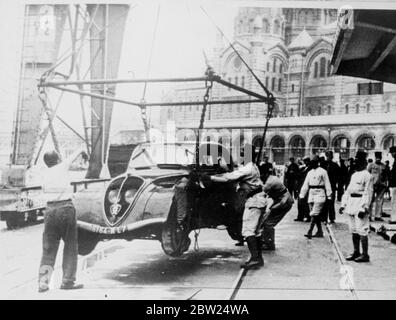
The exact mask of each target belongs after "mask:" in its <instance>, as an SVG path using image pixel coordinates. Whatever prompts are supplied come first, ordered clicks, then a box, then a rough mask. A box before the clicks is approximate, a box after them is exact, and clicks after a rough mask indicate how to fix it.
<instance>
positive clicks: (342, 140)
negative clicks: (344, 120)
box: [333, 135, 351, 159]
mask: <svg viewBox="0 0 396 320" xmlns="http://www.w3.org/2000/svg"><path fill="white" fill-rule="evenodd" d="M350 146H351V143H350V141H349V140H348V139H347V138H346V137H345V136H344V135H340V136H338V137H336V138H334V140H333V147H334V152H336V153H339V154H340V158H342V159H348V158H349V152H350Z"/></svg>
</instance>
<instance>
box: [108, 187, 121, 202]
mask: <svg viewBox="0 0 396 320" xmlns="http://www.w3.org/2000/svg"><path fill="white" fill-rule="evenodd" d="M119 191H120V189H113V190H110V191H109V194H108V196H107V199H108V200H109V201H110V202H111V203H117V202H119V201H120V197H119V196H118V193H119Z"/></svg>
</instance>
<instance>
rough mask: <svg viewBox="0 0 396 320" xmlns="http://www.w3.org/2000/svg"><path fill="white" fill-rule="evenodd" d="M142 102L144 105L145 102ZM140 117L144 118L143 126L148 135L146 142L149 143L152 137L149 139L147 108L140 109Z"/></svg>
mask: <svg viewBox="0 0 396 320" xmlns="http://www.w3.org/2000/svg"><path fill="white" fill-rule="evenodd" d="M142 102H143V103H144V100H142ZM140 115H141V117H142V121H143V125H144V133H145V135H146V141H147V142H149V140H150V137H149V133H148V131H149V125H148V122H147V109H146V107H145V106H144V105H142V106H141V107H140Z"/></svg>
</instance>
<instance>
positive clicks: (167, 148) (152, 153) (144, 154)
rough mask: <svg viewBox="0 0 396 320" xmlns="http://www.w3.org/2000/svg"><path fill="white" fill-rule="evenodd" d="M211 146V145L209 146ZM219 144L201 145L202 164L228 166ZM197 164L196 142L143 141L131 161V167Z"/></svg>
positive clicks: (129, 166)
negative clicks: (155, 142)
mask: <svg viewBox="0 0 396 320" xmlns="http://www.w3.org/2000/svg"><path fill="white" fill-rule="evenodd" d="M208 146H210V147H208ZM217 150H219V145H217V144H213V145H208V144H204V145H201V148H200V164H201V165H206V166H213V165H215V164H220V165H221V166H224V165H225V166H226V165H227V163H229V162H228V161H227V159H224V158H223V157H221V156H220V153H221V152H216V151H217ZM194 164H195V143H189V144H184V143H181V144H177V143H165V144H154V143H152V144H150V143H143V144H140V145H138V146H137V147H136V148H135V150H134V151H133V153H132V156H131V160H130V161H129V165H128V168H129V169H137V168H144V167H152V166H156V165H182V166H188V165H194Z"/></svg>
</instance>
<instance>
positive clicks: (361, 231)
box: [339, 151, 373, 262]
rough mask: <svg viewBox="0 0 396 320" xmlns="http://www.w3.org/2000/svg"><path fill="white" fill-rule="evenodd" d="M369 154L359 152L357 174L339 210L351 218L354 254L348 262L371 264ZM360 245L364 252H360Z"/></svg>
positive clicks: (353, 177) (371, 184) (370, 180)
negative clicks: (369, 248)
mask: <svg viewBox="0 0 396 320" xmlns="http://www.w3.org/2000/svg"><path fill="white" fill-rule="evenodd" d="M366 157H367V154H366V153H365V152H363V151H358V152H357V154H356V159H355V169H356V172H355V173H354V174H353V175H352V176H351V181H350V183H349V185H348V188H347V189H346V191H345V193H344V195H343V197H342V202H341V207H340V210H339V213H340V214H343V213H344V212H345V213H347V214H348V216H349V228H350V231H351V233H352V243H353V249H354V250H353V253H352V254H351V255H350V256H349V257H347V258H346V260H348V261H355V262H369V261H370V257H369V255H368V234H369V231H370V221H369V210H368V209H369V207H370V203H371V198H372V195H373V177H372V175H371V174H370V173H369V172H368V171H367V169H366V168H367V160H366ZM360 243H362V250H363V252H362V253H361V252H360Z"/></svg>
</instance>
